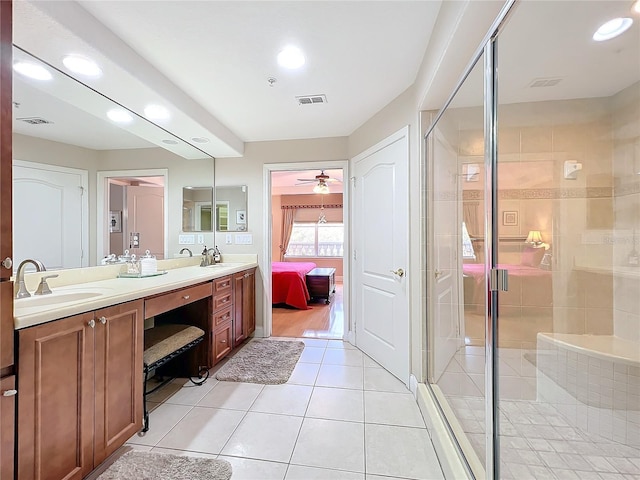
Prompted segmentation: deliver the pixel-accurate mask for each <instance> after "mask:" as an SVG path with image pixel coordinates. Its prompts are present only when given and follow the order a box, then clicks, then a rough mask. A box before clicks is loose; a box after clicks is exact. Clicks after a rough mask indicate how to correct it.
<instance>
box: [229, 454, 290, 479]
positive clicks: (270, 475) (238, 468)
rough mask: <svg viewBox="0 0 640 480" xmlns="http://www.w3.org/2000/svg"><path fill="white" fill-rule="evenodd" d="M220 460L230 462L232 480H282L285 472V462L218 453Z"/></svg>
mask: <svg viewBox="0 0 640 480" xmlns="http://www.w3.org/2000/svg"><path fill="white" fill-rule="evenodd" d="M218 458H219V459H221V460H226V461H227V462H229V463H230V464H231V468H232V469H233V474H232V475H231V478H232V479H233V480H257V479H260V480H283V479H284V476H285V473H286V472H287V464H286V463H276V462H265V461H264V460H251V459H249V458H238V457H227V456H224V455H220V456H219V457H218Z"/></svg>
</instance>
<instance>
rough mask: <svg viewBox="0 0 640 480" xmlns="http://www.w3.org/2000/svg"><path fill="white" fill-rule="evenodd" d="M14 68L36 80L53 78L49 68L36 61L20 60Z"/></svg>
mask: <svg viewBox="0 0 640 480" xmlns="http://www.w3.org/2000/svg"><path fill="white" fill-rule="evenodd" d="M13 69H14V70H15V71H16V72H18V73H19V74H20V75H24V76H25V77H29V78H33V79H34V80H51V79H52V78H53V75H51V72H50V71H49V70H47V69H46V68H44V67H43V66H41V65H38V64H36V63H31V62H23V61H18V62H15V63H14V64H13Z"/></svg>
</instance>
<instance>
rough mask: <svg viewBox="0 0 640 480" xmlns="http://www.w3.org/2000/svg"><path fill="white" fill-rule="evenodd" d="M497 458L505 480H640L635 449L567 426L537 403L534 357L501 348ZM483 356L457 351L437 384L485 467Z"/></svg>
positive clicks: (638, 452)
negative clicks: (498, 449)
mask: <svg viewBox="0 0 640 480" xmlns="http://www.w3.org/2000/svg"><path fill="white" fill-rule="evenodd" d="M499 355H500V361H499V362H500V367H499V372H500V384H499V391H500V433H501V437H500V442H501V444H500V458H501V475H500V477H501V478H504V479H519V480H520V479H527V480H528V479H538V478H539V479H543V480H547V479H580V480H582V479H585V480H587V479H597V480H602V479H611V480H614V479H616V480H640V449H638V448H634V447H631V446H628V445H624V444H621V443H616V442H614V441H612V440H607V439H605V438H603V437H600V436H598V435H595V434H589V433H587V432H584V431H582V430H580V429H579V428H575V427H573V426H571V425H570V424H569V423H568V422H567V421H566V419H565V418H564V417H563V416H562V414H561V413H560V412H558V411H557V410H556V409H555V408H554V407H553V406H552V405H549V404H547V403H542V402H539V401H538V400H537V392H536V372H537V370H536V366H535V365H534V364H533V363H532V362H531V361H530V360H531V359H532V358H535V351H529V350H522V349H516V348H501V349H500V352H499ZM483 371H484V352H483V349H482V348H481V347H466V348H464V349H461V350H460V351H459V352H458V353H457V354H456V356H455V358H454V359H453V361H452V362H451V363H450V365H449V367H448V368H447V371H446V373H445V374H444V375H443V377H442V379H441V380H442V383H441V382H438V384H439V385H440V386H441V388H442V389H443V391H444V393H445V395H446V397H447V400H448V401H449V404H450V405H451V407H452V409H453V411H454V412H455V415H456V417H457V419H458V421H459V423H460V425H461V427H462V429H463V431H464V432H465V433H466V435H467V438H468V439H469V441H470V442H471V445H472V446H473V449H474V451H475V452H476V453H477V455H478V457H479V458H480V459H481V461H482V462H483V463H484V455H485V433H484V432H485V423H484V419H485V402H484V395H483V392H484V374H483Z"/></svg>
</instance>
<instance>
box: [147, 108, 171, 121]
mask: <svg viewBox="0 0 640 480" xmlns="http://www.w3.org/2000/svg"><path fill="white" fill-rule="evenodd" d="M144 116H145V117H147V118H148V119H149V120H167V119H168V118H169V117H170V115H169V110H167V109H166V108H164V107H163V106H162V105H147V106H146V107H144Z"/></svg>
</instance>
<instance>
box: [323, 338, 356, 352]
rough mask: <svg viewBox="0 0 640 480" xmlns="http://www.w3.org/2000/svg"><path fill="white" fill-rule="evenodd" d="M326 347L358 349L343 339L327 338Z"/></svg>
mask: <svg viewBox="0 0 640 480" xmlns="http://www.w3.org/2000/svg"><path fill="white" fill-rule="evenodd" d="M327 348H346V349H349V350H358V349H357V348H356V347H355V346H353V345H351V344H350V343H349V342H345V341H343V340H329V342H328V343H327ZM358 351H359V350H358Z"/></svg>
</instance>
